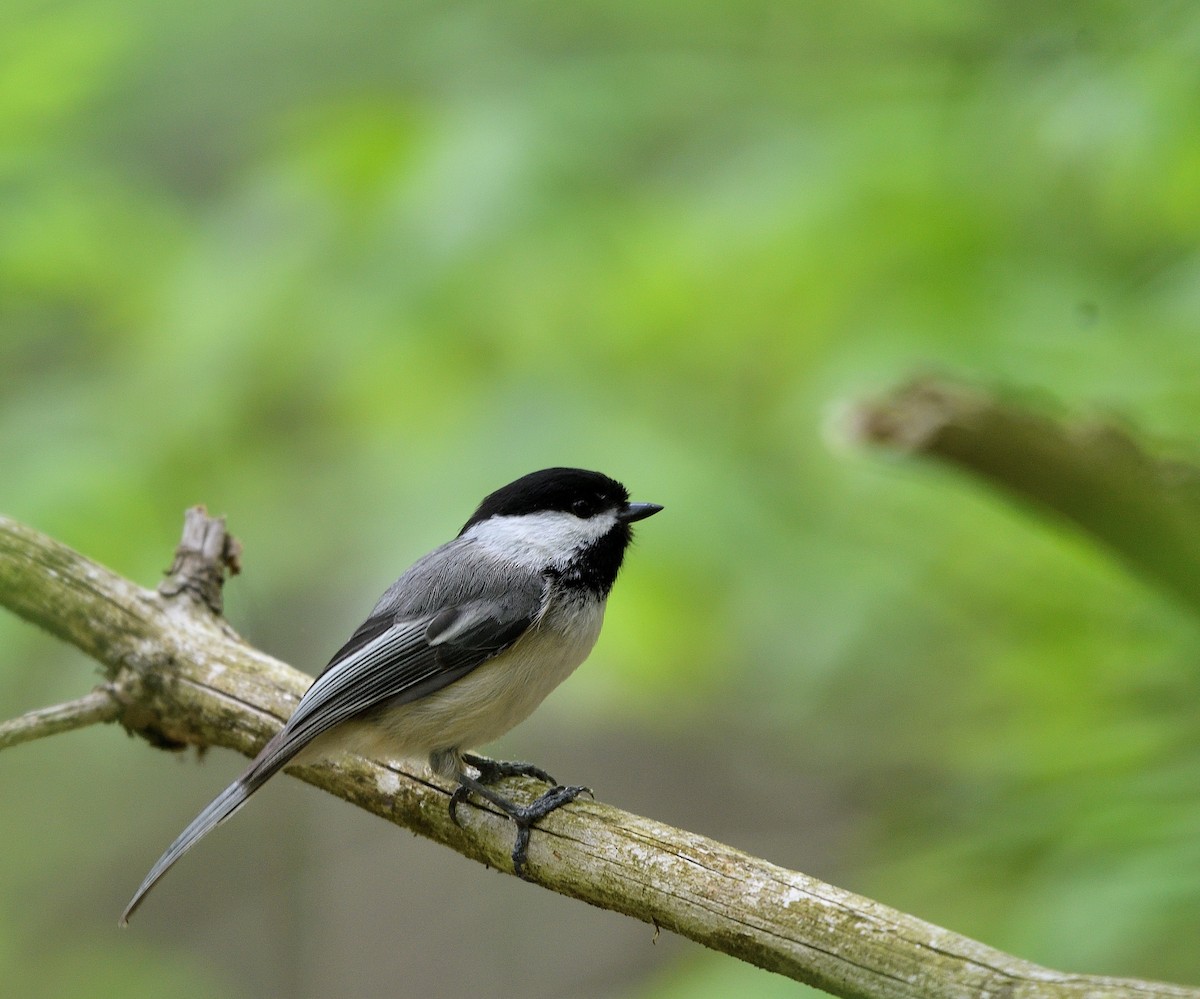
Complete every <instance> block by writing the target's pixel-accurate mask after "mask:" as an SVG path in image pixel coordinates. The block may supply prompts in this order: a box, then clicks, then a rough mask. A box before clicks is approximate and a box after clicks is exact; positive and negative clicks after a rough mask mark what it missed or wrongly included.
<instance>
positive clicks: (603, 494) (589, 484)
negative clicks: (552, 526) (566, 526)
mask: <svg viewBox="0 0 1200 999" xmlns="http://www.w3.org/2000/svg"><path fill="white" fill-rule="evenodd" d="M628 502H629V490H627V489H626V488H625V487H624V486H623V485H621V483H619V482H618V481H617V480H616V479H611V478H609V477H608V476H607V475H604V474H602V473H600V472H589V471H588V470H587V469H585V468H543V469H542V470H541V471H539V472H530V473H529V474H528V475H522V476H521V477H520V478H519V479H516V480H515V481H513V482H510V483H509V484H508V485H506V486H501V487H500V488H499V489H497V490H496V491H495V492H494V493H490V494H489V495H488V496H486V497H484V500H483V502H482V503H480V504H479V509H477V510H476V511H475V512H474V513H473V514H472V515H471V519H470V520H468V521H467V522H466V523H465V524H464V525H463V529H462V531H460V532H459V533H460V534H461V533H462V532H463V531H466V530H467V529H468V528H470V527H471V526H472V525H474V524H478V523H479V522H480V521H484V520H487V519H488V518H489V517H520V516H522V515H524V514H530V513H542V512H544V511H549V510H559V511H562V512H564V513H573V514H576V515H577V516H581V517H590V516H591V515H592V514H594V513H596V512H598V511H600V510H608V509H611V508H613V507H620V506H624V505H625V504H626V503H628Z"/></svg>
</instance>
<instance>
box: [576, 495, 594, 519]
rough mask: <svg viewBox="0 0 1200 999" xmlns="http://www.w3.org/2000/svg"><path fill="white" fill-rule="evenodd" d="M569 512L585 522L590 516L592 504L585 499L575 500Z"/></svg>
mask: <svg viewBox="0 0 1200 999" xmlns="http://www.w3.org/2000/svg"><path fill="white" fill-rule="evenodd" d="M571 512H572V513H573V514H575V516H576V517H579V518H580V519H582V520H586V519H587V518H588V517H590V516H591V513H592V504H591V503H589V502H588V501H587V500H585V499H577V500H576V501H575V502H574V503H572V504H571Z"/></svg>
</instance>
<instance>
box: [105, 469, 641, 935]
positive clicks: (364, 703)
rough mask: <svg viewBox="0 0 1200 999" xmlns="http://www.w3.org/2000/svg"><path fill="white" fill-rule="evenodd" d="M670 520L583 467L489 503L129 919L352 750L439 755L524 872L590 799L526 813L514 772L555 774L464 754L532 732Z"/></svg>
mask: <svg viewBox="0 0 1200 999" xmlns="http://www.w3.org/2000/svg"><path fill="white" fill-rule="evenodd" d="M661 509H662V507H661V506H659V505H658V504H656V503H631V502H630V501H629V493H628V492H627V491H626V489H625V487H624V486H623V485H621V483H619V482H617V481H615V480H613V479H610V478H609V477H608V476H606V475H601V474H600V473H599V472H588V471H585V470H583V469H579V468H547V469H544V470H543V471H540V472H532V473H531V474H529V475H526V476H523V477H522V478H519V479H517V480H516V481H515V482H511V483H509V484H508V485H507V486H504V487H503V488H502V489H497V490H496V491H495V492H494V493H492V494H491V495H490V496H488V497H486V498H485V499H484V501H483V502H482V503H481V504H480V505H479V509H477V510H476V511H475V513H474V514H473V515H472V516H471V519H470V520H468V521H467V522H466V524H465V525H464V526H463V529H462V530H461V531H460V532H459V533H458V537H456V538H455V539H454V540H453V541H450V542H448V543H447V544H444V545H442V546H441V547H440V548H436V549H434V550H433V551H432V552H430V553H429V554H428V555H426V556H425V557H424V558H422V559H420V560H419V561H418V562H417V563H416V564H415V565H413V566H412V568H410V569H409V570H408V571H407V572H406V573H404V575H403V576H401V577H400V578H399V579H398V580H396V582H394V583H393V584H392V585H391V586H390V587H389V588H388V590H387V592H385V593H384V595H383V596H382V597H381V598H380V599H379V602H378V603H377V604H376V605H375V609H374V610H373V611H371V614H370V616H369V617H368V618H367V620H366V621H364V622H363V623H362V625H360V626H359V628H358V630H357V631H355V632H354V634H353V635H351V636H350V640H349V641H348V642H346V644H345V645H343V646H342V647H341V648H340V649H339V650H338V651H337V652H336V653H335V654H334V656H333V658H332V659H331V660H330V661H329V665H327V666H326V667H325V669H324V671H323V672H322V673H321V674H320V676H318V677H317V679H316V680H314V681H313V684H312V686H311V687H309V688H308V691H307V692H306V693H305V694H304V696H303V697H302V698H301V699H300V703H299V704H298V705H297V706H296V710H295V712H293V714H292V716H291V717H290V718H289V719H288V720H287V724H285V725H284V726H283V728H282V729H281V730H280V731H279V732H278V733H277V734H276V735H275V736H274V737H273V738H272V739H271V740H270V741H269V742H268V743H267V744H266V745H265V746H264V747H263V749H262V752H260V753H259V754H258V756H256V757H255V758H254V761H253V762H252V763H251V764H250V766H249V767H248V768H247V770H246V772H245V773H243V774H242V776H241V777H239V778H238V779H237V780H236V781H234V782H233V783H232V784H231V785H229V787H227V788H226V789H225V790H224V791H222V792H221V794H219V795H218V796H217V797H216V799H214V800H213V801H212V802H211V803H210V804H209V805H208V807H207V808H205V809H204V811H202V812H201V813H200V814H199V815H197V816H196V818H195V819H193V820H192V822H191V824H190V825H189V826H188V827H187V828H186V829H184V830H183V832H181V833H180V834H179V836H178V838H176V840H175V842H174V843H172V844H171V845H170V846H169V847H168V848H167V851H166V853H164V854H163V855H162V857H160V858H159V860H158V863H156V864H155V865H154V866H153V867H152V868H151V869H150V873H149V874H147V875H146V879H145V880H144V881H143V882H142V885H141V887H140V888H138V890H137V892H136V894H135V895H134V896H133V898H132V899H131V900H130V902H129V905H128V906H126V908H125V911H124V913H122V915H121V924H122V925H124V924H125V923H126V922H127V921H128V919H129V917H130V916H131V915H132V914H133V912H134V910H135V909H136V908H137V907H138V906H139V905H140V904H141V902H142V899H143V898H144V897H145V895H146V893H147V892H148V891H149V890H150V889H151V888H152V887H153V886H154V884H155V883H156V882H157V881H158V880H159V878H161V877H162V876H163V875H164V874H166V872H167V871H168V870H169V869H170V868H171V866H172V865H173V864H174V863H175V862H176V861H177V860H178V859H179V858H180V857H182V856H183V855H184V854H185V853H186V852H187V851H188V850H190V849H191V848H192V847H193V846H194V845H195V844H196V842H197V841H198V840H199V839H200V838H201V837H202V836H204V834H205V833H207V832H208V831H209V830H210V829H212V828H213V827H214V826H216V825H218V824H219V823H221V822H223V821H225V819H227V818H229V816H231V815H232V814H233V813H234V812H235V811H237V810H238V809H239V808H240V807H241V806H242V805H243V804H245V802H246V799H248V798H249V797H250V795H252V794H253V793H254V792H255V791H257V790H258V789H259V788H260V787H262V786H263V784H264V783H266V781H267V780H268V779H269V778H270V777H271V776H272V775H273V774H275V773H276V772H277V771H279V770H280V769H282V768H283V767H284V766H286V765H287V764H288V763H290V762H292V761H294V760H296V758H297V756H298V755H300V754H301V753H303V756H302V759H303V760H305V761H307V760H314V759H320V758H324V757H328V756H333V755H336V754H337V753H341V752H351V753H358V754H360V755H363V756H368V757H377V756H378V757H384V758H389V757H393V758H412V757H428V759H429V766H430V769H431V770H432V771H433V772H434V773H436V774H438V775H440V776H442V777H446V778H453V779H454V780H456V781H457V782H458V787H457V788H456V789H455V792H454V794H453V796H452V797H451V799H450V814H451V816H452V817H453V816H454V815H455V809H456V807H457V806H458V805H459V804H460V803H461V802H463V801H465V800H467V798H468V796H469V795H471V794H476V795H478V796H479V797H481V798H483V799H486V800H487V801H489V802H491V803H492V804H493V805H495V806H496V807H497V808H499V809H500V810H501V811H503V812H504V813H505V814H506V815H508V816H509V817H510V818H512V820H513V821H514V822H515V823H516V826H517V841H516V845H515V846H514V849H513V867H514V869H515V871H516V873H517V874H520V875H522V876H523V875H524V864H525V850H526V847H527V845H528V842H529V829H530V827H531V826H532V825H533V824H534V823H535V822H537V821H538V820H539V819H541V818H544V817H545V816H546V815H548V814H550V812H552V811H554V809H556V808H558V807H559V806H561V805H565V804H566V803H567V802H570V801H573V800H574V799H575V798H576V797H577V796H578V795H579V794H581V793H583V792H584V791H585V790H586V789H585V788H582V787H576V786H571V787H561V786H558V785H555V786H554V787H552V788H551V789H550V790H548V791H547V792H546V793H545V794H543V795H542V796H541V797H539V798H538V799H537V800H535V801H534V802H532V803H531V804H529V805H525V806H522V805H518V804H515V803H514V802H512V801H509V800H508V799H507V798H504V797H503V796H502V795H500V794H499V793H497V791H496V790H494V789H493V788H492V787H491V786H490V785H492V784H494V783H495V782H496V781H498V780H500V779H502V778H504V777H509V776H514V775H527V776H533V777H536V778H538V779H539V780H543V781H546V782H547V783H550V784H554V783H555V782H554V781H553V779H552V778H551V777H550V776H549V775H548V774H547V773H546V772H545V771H543V770H540V769H538V768H537V767H533V766H530V765H528V764H523V763H501V762H497V761H494V760H488V759H484V758H483V757H479V756H472V755H470V754H468V753H465V752H464V750H465V749H468V748H471V747H474V746H479V745H483V744H484V743H487V742H490V741H491V740H493V739H496V738H499V737H500V736H501V735H503V734H504V733H505V732H507V731H508V730H509V729H511V728H512V727H513V726H514V725H516V724H518V723H519V722H521V721H524V720H525V718H527V717H528V716H529V714H530V713H531V712H532V711H533V709H534V708H536V707H537V706H538V705H539V704H540V703H541V702H542V700H543V699H544V698H545V697H546V695H547V694H549V693H550V691H552V690H553V689H554V688H555V687H557V686H558V685H559V684H560V683H561V682H562V681H563V680H565V679H566V678H567V677H568V676H569V675H570V674H571V672H572V671H573V670H574V669H575V667H577V666H578V665H579V664H580V663H581V662H583V660H584V659H586V658H587V656H588V653H589V652H591V650H592V646H593V645H595V643H596V639H597V637H598V636H599V634H600V625H601V622H602V621H603V619H604V604H605V601H606V599H607V597H608V592H609V590H610V589H611V588H612V585H613V583H614V582H615V581H616V578H617V572H618V571H619V570H620V568H621V562H622V560H623V559H624V557H625V549H626V547H627V546H628V545H629V541H630V538H631V531H630V527H629V525H630V524H632V523H633V522H634V521H638V520H642V519H644V518H646V517H649V516H651V515H652V514H655V513H658V511H659V510H661ZM468 768H470V769H471V770H473V771H474V772H475V776H472V775H471V773H469V772H468Z"/></svg>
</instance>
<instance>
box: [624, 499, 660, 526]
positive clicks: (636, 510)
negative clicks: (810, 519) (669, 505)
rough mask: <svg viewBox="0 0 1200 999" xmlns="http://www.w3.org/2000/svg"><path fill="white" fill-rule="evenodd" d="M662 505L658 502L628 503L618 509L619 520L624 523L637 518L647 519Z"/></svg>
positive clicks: (630, 522) (631, 521) (629, 522)
mask: <svg viewBox="0 0 1200 999" xmlns="http://www.w3.org/2000/svg"><path fill="white" fill-rule="evenodd" d="M661 509H662V506H661V505H660V504H658V503H626V504H625V506H623V507H622V508H621V509H620V510H618V511H617V520H619V521H621V523H623V524H632V523H633V522H634V521H635V520H645V519H646V518H647V517H653V516H654V515H655V514H656V513H658V511H659V510H661Z"/></svg>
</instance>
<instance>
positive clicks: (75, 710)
mask: <svg viewBox="0 0 1200 999" xmlns="http://www.w3.org/2000/svg"><path fill="white" fill-rule="evenodd" d="M120 713H121V706H120V705H119V704H118V703H117V702H116V700H114V699H113V694H112V691H110V690H106V689H105V688H103V687H101V688H98V689H96V690H93V691H92V692H91V693H90V694H84V695H83V697H79V698H76V699H75V700H73V701H68V702H67V703H66V704H55V705H54V706H52V707H49V708H38V709H37V710H36V711H29V712H26V713H25V714H23V715H21V717H20V718H13V719H12V720H11V721H6V722H0V749H8V747H9V746H16V745H19V744H20V743H22V742H32V741H33V740H34V739H43V738H45V737H46V736H48V735H58V733H59V732H70V731H72V730H74V729H77V728H85V727H86V726H88V725H95V724H96V723H97V722H110V721H116V720H117V718H118V716H119V715H120Z"/></svg>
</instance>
